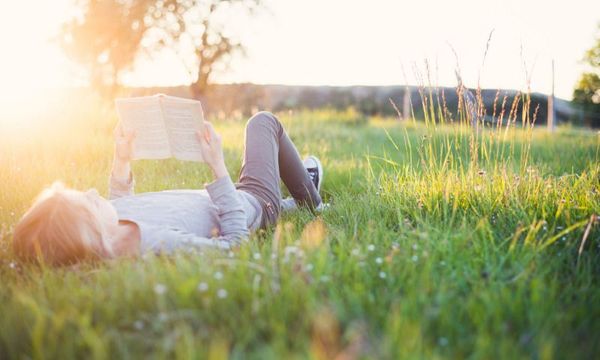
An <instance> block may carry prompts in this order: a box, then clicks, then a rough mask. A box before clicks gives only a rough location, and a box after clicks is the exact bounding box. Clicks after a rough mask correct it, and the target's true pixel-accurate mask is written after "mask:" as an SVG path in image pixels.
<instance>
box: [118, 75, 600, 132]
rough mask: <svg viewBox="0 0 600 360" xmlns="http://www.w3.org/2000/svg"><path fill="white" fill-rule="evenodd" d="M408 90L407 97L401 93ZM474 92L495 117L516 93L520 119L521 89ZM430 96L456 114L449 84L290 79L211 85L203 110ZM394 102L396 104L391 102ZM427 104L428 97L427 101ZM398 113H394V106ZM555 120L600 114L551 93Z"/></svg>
mask: <svg viewBox="0 0 600 360" xmlns="http://www.w3.org/2000/svg"><path fill="white" fill-rule="evenodd" d="M407 91H408V94H409V97H408V99H406V98H405V94H406V92H407ZM470 91H471V92H472V93H473V95H474V96H475V98H478V99H479V98H480V99H481V101H482V103H483V108H484V113H485V119H486V120H487V121H491V120H493V115H494V114H496V116H498V115H499V114H500V113H501V112H502V107H503V106H504V112H505V119H506V117H507V116H508V113H509V112H510V111H511V108H512V106H513V102H514V101H515V97H517V96H519V99H521V100H520V102H519V104H518V106H517V107H516V108H515V110H516V114H515V115H516V120H517V121H520V119H522V112H523V108H524V107H523V101H522V99H523V98H524V95H526V94H519V92H517V91H515V90H503V89H500V90H493V89H482V90H481V91H480V92H479V93H478V92H477V90H476V89H471V90H470ZM126 92H127V93H128V95H134V96H135V95H147V94H153V93H156V92H162V93H166V94H170V95H175V96H182V97H191V96H192V94H190V91H189V87H184V86H182V87H171V88H136V89H129V90H126ZM422 94H423V95H425V96H428V97H430V98H431V99H432V100H433V102H432V104H433V106H434V107H435V108H436V109H438V108H439V109H442V110H443V112H444V113H445V114H447V117H455V116H456V114H457V111H458V103H459V96H458V93H457V89H456V88H453V87H439V88H419V87H416V86H408V87H407V86H348V87H336V86H288V85H256V84H219V85H212V86H211V89H210V91H209V92H208V93H207V95H205V96H204V98H203V99H202V100H203V105H204V108H205V112H207V113H209V114H213V115H215V114H216V115H221V116H230V115H231V114H237V115H239V116H247V115H249V114H251V113H252V112H255V111H257V110H270V111H282V110H287V109H316V108H324V107H327V108H333V109H339V110H343V109H347V108H349V107H352V108H354V109H356V110H357V111H359V112H361V113H362V114H364V115H379V116H399V117H402V115H403V114H407V112H406V111H407V110H405V107H409V108H410V107H412V109H411V111H410V112H408V113H409V114H410V113H414V116H415V117H416V118H418V119H419V118H423V115H424V111H423V101H422V96H421V95H422ZM530 96H531V104H530V106H529V107H525V108H527V109H528V111H529V113H530V114H529V115H530V119H534V118H535V121H536V124H538V125H542V124H546V121H547V116H548V96H547V95H544V94H540V93H532V94H530ZM392 102H393V103H394V105H395V106H396V108H395V107H394V105H392ZM430 104H431V103H430ZM397 110H398V111H399V113H398V111H397ZM555 113H556V122H557V123H559V124H560V123H568V122H570V123H574V124H576V125H584V126H590V127H600V114H593V113H586V112H585V111H582V110H579V109H577V108H576V107H575V106H574V105H573V104H572V103H571V102H569V101H566V100H563V99H555Z"/></svg>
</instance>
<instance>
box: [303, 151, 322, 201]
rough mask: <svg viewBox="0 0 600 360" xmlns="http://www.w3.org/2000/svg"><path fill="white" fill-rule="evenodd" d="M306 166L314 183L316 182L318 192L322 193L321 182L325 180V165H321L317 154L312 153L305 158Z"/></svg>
mask: <svg viewBox="0 0 600 360" xmlns="http://www.w3.org/2000/svg"><path fill="white" fill-rule="evenodd" d="M304 167H305V168H306V171H307V172H308V176H310V179H311V180H312V182H313V184H315V188H316V189H317V192H318V193H321V183H322V182H323V166H322V165H321V161H319V158H317V157H316V156H313V155H311V156H309V157H307V158H306V159H304Z"/></svg>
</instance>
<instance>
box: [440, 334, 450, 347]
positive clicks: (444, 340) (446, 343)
mask: <svg viewBox="0 0 600 360" xmlns="http://www.w3.org/2000/svg"><path fill="white" fill-rule="evenodd" d="M438 344H440V346H448V339H446V338H445V337H443V336H442V337H440V338H439V339H438Z"/></svg>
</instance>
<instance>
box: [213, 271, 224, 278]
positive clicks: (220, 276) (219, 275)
mask: <svg viewBox="0 0 600 360" xmlns="http://www.w3.org/2000/svg"><path fill="white" fill-rule="evenodd" d="M214 277H215V279H217V280H221V279H222V278H223V273H222V272H220V271H217V272H215V275H214Z"/></svg>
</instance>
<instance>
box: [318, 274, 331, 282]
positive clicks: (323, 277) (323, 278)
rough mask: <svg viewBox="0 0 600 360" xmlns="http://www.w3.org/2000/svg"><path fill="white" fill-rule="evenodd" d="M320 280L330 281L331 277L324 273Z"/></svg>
mask: <svg viewBox="0 0 600 360" xmlns="http://www.w3.org/2000/svg"><path fill="white" fill-rule="evenodd" d="M320 280H321V282H329V280H330V277H329V276H328V275H322V276H321V278H320Z"/></svg>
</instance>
